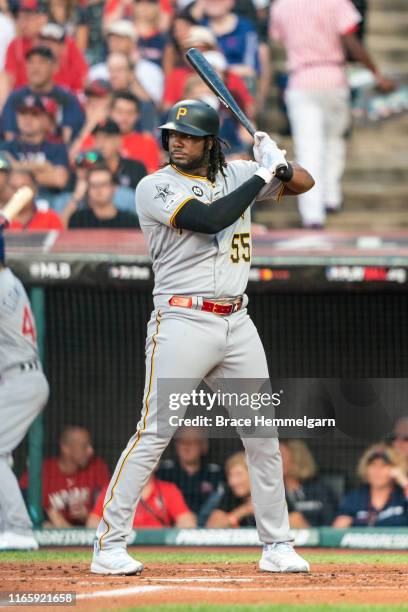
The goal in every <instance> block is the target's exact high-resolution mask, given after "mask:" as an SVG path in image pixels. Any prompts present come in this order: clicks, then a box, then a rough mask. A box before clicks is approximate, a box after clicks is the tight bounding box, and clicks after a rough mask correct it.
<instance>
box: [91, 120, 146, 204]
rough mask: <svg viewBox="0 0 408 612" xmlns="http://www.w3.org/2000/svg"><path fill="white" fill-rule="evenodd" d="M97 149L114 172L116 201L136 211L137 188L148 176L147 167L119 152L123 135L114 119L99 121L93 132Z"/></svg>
mask: <svg viewBox="0 0 408 612" xmlns="http://www.w3.org/2000/svg"><path fill="white" fill-rule="evenodd" d="M92 134H93V137H94V143H95V149H96V150H97V151H100V153H101V154H102V156H103V158H104V161H105V163H106V165H107V166H108V168H109V169H110V171H111V172H112V174H113V180H114V183H115V185H116V191H115V203H116V206H117V207H118V209H119V210H128V211H129V212H132V213H134V212H135V188H136V185H137V184H138V183H139V181H140V179H142V178H143V177H144V176H146V167H145V166H144V164H142V163H141V162H140V161H136V160H134V159H129V158H126V157H122V156H121V155H120V153H119V151H120V147H121V143H122V135H121V133H120V130H119V127H118V125H117V123H115V122H114V121H113V120H112V119H108V120H107V121H104V122H101V123H98V124H97V125H96V127H95V128H94V130H93V132H92Z"/></svg>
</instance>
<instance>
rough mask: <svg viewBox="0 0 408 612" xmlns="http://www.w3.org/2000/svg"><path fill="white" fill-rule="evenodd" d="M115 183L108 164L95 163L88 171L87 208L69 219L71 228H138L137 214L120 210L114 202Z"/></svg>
mask: <svg viewBox="0 0 408 612" xmlns="http://www.w3.org/2000/svg"><path fill="white" fill-rule="evenodd" d="M114 192H115V183H114V180H113V174H112V172H111V171H110V170H109V168H108V167H107V166H99V165H95V166H94V167H92V168H90V170H89V173H88V197H87V203H88V206H87V207H86V208H83V209H80V210H77V211H76V212H75V213H74V214H73V215H72V217H71V218H70V220H69V223H68V227H69V228H70V229H78V228H94V229H107V228H112V229H126V228H127V229H131V228H138V227H140V225H139V220H138V218H137V216H136V214H133V213H130V212H127V211H124V210H118V209H117V208H116V206H115V204H114V202H113V196H114Z"/></svg>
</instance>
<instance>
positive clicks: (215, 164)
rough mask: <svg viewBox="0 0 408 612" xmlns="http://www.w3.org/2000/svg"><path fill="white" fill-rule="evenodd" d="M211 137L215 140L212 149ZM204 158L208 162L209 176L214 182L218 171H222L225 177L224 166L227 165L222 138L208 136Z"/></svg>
mask: <svg viewBox="0 0 408 612" xmlns="http://www.w3.org/2000/svg"><path fill="white" fill-rule="evenodd" d="M210 138H211V139H212V141H213V146H212V148H211V149H210V148H209V146H210ZM204 158H205V161H206V163H207V164H208V175H207V178H208V180H209V181H211V182H212V183H214V182H215V177H216V176H217V173H218V172H221V174H222V176H224V177H225V172H224V168H226V167H227V162H226V161H225V155H224V151H223V150H222V146H221V140H220V139H219V138H217V137H214V136H207V138H206V139H205V149H204Z"/></svg>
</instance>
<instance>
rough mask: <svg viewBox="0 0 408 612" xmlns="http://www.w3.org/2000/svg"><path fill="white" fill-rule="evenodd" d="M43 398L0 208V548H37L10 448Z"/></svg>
mask: <svg viewBox="0 0 408 612" xmlns="http://www.w3.org/2000/svg"><path fill="white" fill-rule="evenodd" d="M3 221H4V219H3ZM47 399H48V383H47V380H46V378H45V376H44V374H43V372H42V368H41V363H40V360H39V356H38V348H37V340H36V330H35V323H34V317H33V314H32V312H31V307H30V302H29V300H28V297H27V294H26V292H25V289H24V287H23V285H22V284H21V282H20V281H19V279H18V278H16V277H15V276H14V274H13V273H12V271H11V270H10V269H9V268H7V267H6V266H5V261H4V239H3V232H2V217H1V213H0V550H12V549H18V550H30V549H37V548H38V543H37V541H36V539H35V538H34V536H33V533H32V524H31V520H30V517H29V516H28V513H27V510H26V507H25V504H24V500H23V497H22V495H21V491H20V488H19V486H18V482H17V479H16V477H15V475H14V473H13V471H12V469H11V459H12V457H11V453H12V452H13V450H14V449H15V448H16V447H17V446H18V445H19V444H20V442H21V440H22V439H23V438H24V436H25V435H26V433H27V430H28V428H29V427H30V425H31V423H32V422H33V420H34V419H35V417H36V416H37V415H38V414H39V413H40V412H41V410H42V409H43V408H44V406H45V403H46V401H47Z"/></svg>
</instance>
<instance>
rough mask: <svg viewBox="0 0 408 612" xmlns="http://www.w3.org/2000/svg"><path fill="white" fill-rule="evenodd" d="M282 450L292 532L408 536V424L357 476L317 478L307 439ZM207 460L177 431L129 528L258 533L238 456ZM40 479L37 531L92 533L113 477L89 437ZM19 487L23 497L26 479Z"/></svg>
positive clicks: (193, 436) (65, 436) (64, 435)
mask: <svg viewBox="0 0 408 612" xmlns="http://www.w3.org/2000/svg"><path fill="white" fill-rule="evenodd" d="M280 449H281V455H282V464H283V477H284V483H285V490H286V501H287V504H288V510H289V521H290V525H291V527H292V528H293V529H303V528H308V527H322V526H333V527H336V528H347V527H352V526H354V527H355V526H357V527H408V417H401V418H400V419H398V420H397V421H396V423H395V426H394V431H393V434H392V436H391V437H390V438H389V439H387V440H384V441H380V442H377V443H375V444H372V445H370V446H368V447H367V448H366V449H365V450H364V452H363V453H362V455H361V457H360V459H359V461H358V465H357V466H356V470H355V474H347V473H346V472H343V471H341V469H340V468H339V469H338V470H337V471H336V470H335V469H334V470H333V469H332V470H331V471H330V472H327V473H324V472H319V467H318V465H317V462H316V460H315V459H314V457H313V455H312V452H311V450H310V448H309V447H308V445H307V442H305V441H304V440H300V439H285V440H281V441H280ZM211 455H212V453H211V449H210V441H209V440H208V439H207V438H206V435H205V433H204V431H203V430H201V429H199V428H197V427H182V428H180V429H179V430H178V432H177V434H176V436H175V438H174V440H173V443H172V447H171V449H170V450H169V451H168V452H166V455H165V458H164V459H163V460H162V461H161V463H160V464H159V466H158V468H157V469H156V471H155V473H154V474H153V475H152V477H151V478H150V479H149V481H148V482H147V483H146V485H145V487H144V489H143V492H142V498H141V501H140V504H139V505H138V507H137V510H136V514H135V517H134V527H135V528H140V527H145V528H162V527H178V528H190V527H209V528H237V527H255V518H254V512H253V506H252V501H251V490H250V480H249V474H248V468H247V464H246V459H245V453H244V452H235V453H233V454H231V455H229V456H227V458H226V461H225V463H224V465H219V464H217V463H214V462H213V461H212V458H211ZM42 470H43V471H42V497H43V510H44V515H45V517H46V520H45V523H44V524H43V526H44V527H46V528H50V527H54V528H65V527H73V526H87V527H89V528H93V527H97V525H98V523H99V521H100V518H101V516H102V509H103V502H104V498H105V493H106V490H107V486H108V483H109V476H110V474H109V469H108V465H107V463H106V461H105V460H104V458H102V457H100V456H99V457H98V456H96V455H95V452H94V448H93V445H92V440H91V435H90V433H89V431H88V430H87V429H86V428H84V427H82V426H81V427H80V426H74V425H69V426H67V427H65V428H64V429H63V431H62V432H61V435H60V439H59V454H58V455H57V456H55V457H49V458H47V459H45V461H44V463H43V468H42ZM20 485H21V487H22V490H23V493H24V492H26V490H27V487H28V474H27V473H25V474H23V475H22V477H21V479H20Z"/></svg>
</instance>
